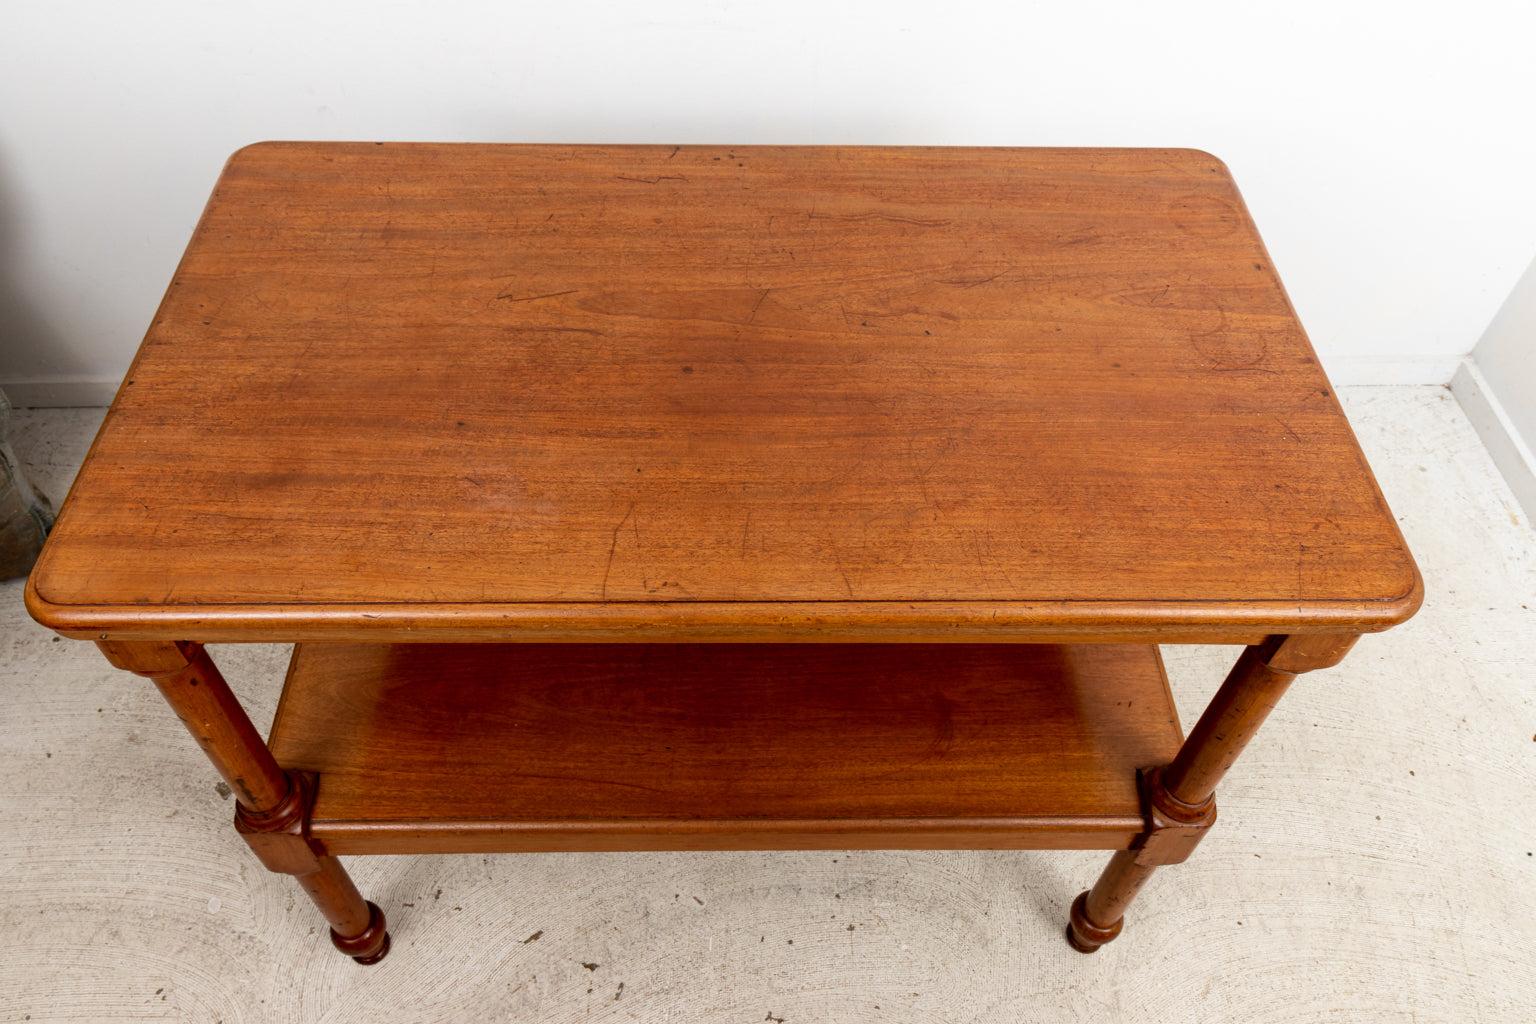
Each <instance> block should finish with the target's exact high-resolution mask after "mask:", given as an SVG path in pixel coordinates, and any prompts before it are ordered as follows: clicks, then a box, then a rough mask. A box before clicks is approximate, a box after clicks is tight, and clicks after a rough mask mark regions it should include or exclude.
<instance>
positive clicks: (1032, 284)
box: [28, 143, 1421, 642]
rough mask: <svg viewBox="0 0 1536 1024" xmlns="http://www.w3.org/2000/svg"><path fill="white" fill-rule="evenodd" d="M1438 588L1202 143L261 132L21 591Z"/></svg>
mask: <svg viewBox="0 0 1536 1024" xmlns="http://www.w3.org/2000/svg"><path fill="white" fill-rule="evenodd" d="M1420 594H1421V585H1420V582H1419V577H1418V572H1417V570H1416V568H1415V566H1414V563H1413V560H1412V558H1411V556H1410V555H1409V553H1408V551H1407V549H1406V547H1405V546H1404V543H1403V540H1402V537H1401V536H1400V534H1399V532H1398V529H1397V526H1396V523H1395V522H1394V520H1393V517H1392V515H1391V513H1390V512H1389V510H1388V509H1387V507H1386V505H1385V503H1384V502H1383V500H1382V497H1381V494H1380V493H1379V491H1378V489H1377V487H1376V484H1375V482H1374V480H1373V478H1372V476H1371V473H1370V470H1369V468H1368V467H1367V465H1366V463H1365V461H1364V459H1363V457H1362V455H1361V453H1360V450H1359V447H1358V446H1357V444H1356V442H1355V439H1354V437H1353V435H1352V433H1351V431H1350V428H1349V425H1348V423H1347V422H1346V420H1345V418H1344V416H1343V414H1342V413H1341V411H1340V408H1339V405H1338V402H1337V401H1336V399H1335V397H1334V394H1333V391H1332V389H1331V387H1330V386H1329V383H1328V381H1327V379H1326V377H1325V376H1324V374H1323V372H1322V371H1321V369H1320V368H1319V366H1318V363H1317V360H1316V357H1315V356H1314V354H1313V352H1312V348H1311V346H1310V344H1309V343H1308V341H1307V338H1306V336H1305V334H1304V333H1303V331H1302V328H1301V326H1300V324H1299V323H1298V322H1297V318H1296V315H1295V312H1294V311H1293V310H1292V308H1291V305H1290V302H1289V301H1288V300H1287V298H1286V295H1285V292H1284V291H1283V289H1282V287H1281V284H1280V280H1279V278H1278V277H1277V275H1276V273H1275V269H1274V267H1273V266H1272V265H1271V263H1270V260H1269V257H1268V255H1267V254H1266V252H1265V250H1264V247H1263V244H1262V242H1261V241H1260V240H1259V236H1258V233H1257V231H1256V230H1255V228H1254V225H1253V223H1252V221H1251V220H1250V218H1249V216H1248V213H1247V211H1246V209H1245V208H1244V205H1243V202H1242V200H1241V198H1240V197H1239V195H1238V192H1237V189H1236V187H1235V186H1234V184H1233V182H1232V179H1231V177H1230V176H1229V174H1228V173H1227V170H1226V169H1225V167H1223V165H1222V164H1221V163H1220V162H1219V161H1217V160H1216V159H1215V158H1213V157H1211V156H1210V155H1208V154H1205V153H1201V152H1197V151H1189V150H1086V149H1079V150H1068V149H878V148H797V147H786V148H777V147H773V148H768V147H745V148H734V149H731V148H724V147H693V146H685V147H674V146H634V147H630V146H610V147H573V146H523V145H395V144H387V145H384V144H367V143H363V144H330V143H326V144H319V143H267V144H261V145H257V146H253V147H249V148H246V149H243V150H241V151H239V152H238V153H237V154H235V156H234V157H233V158H232V159H231V160H230V162H229V165H228V166H227V167H226V169H225V171H224V173H223V176H222V177H221V178H220V179H219V182H218V185H217V187H216V189H215V191H214V194H213V197H212V199H211V200H210V202H209V205H208V208H207V211H206V212H205V213H204V215H203V218H202V220H201V222H200V223H199V225H198V228H197V231H196V233H195V235H194V237H193V239H192V241H191V243H190V245H189V247H188V250H187V254H186V256H185V258H184V259H183V261H182V263H181V266H180V267H179V269H178V270H177V271H176V275H175V278H174V280H173V281H172V282H171V285H170V289H169V291H168V292H167V295H166V298H165V300H164V302H163V303H162V305H161V307H160V309H159V311H158V313H157V314H156V315H155V318H154V322H153V324H152V325H151V327H150V329H149V332H148V335H147V336H146V338H145V340H144V343H143V345H142V347H141V349H140V351H139V354H138V357H137V359H136V361H135V363H134V364H133V367H132V369H131V370H130V371H129V374H128V377H127V379H126V380H125V382H124V384H123V387H122V389H121V391H120V392H119V394H118V397H117V400H116V402H115V403H114V405H113V408H112V411H111V413H110V414H109V415H108V417H107V420H106V422H105V424H104V426H103V427H102V431H101V434H100V436H99V437H98V438H97V441H96V444H95V446H94V448H93V449H92V451H91V454H90V457H89V458H88V459H87V460H86V463H85V465H84V467H83V469H82V470H81V473H80V476H79V478H78V480H77V482H76V484H75V487H74V490H73V492H72V493H71V495H70V498H69V500H68V502H67V507H66V508H65V509H64V511H63V514H62V516H61V517H60V520H59V524H58V526H57V529H56V531H55V533H54V535H53V537H52V538H51V539H50V541H49V543H48V546H47V550H46V551H45V553H44V555H43V557H42V560H41V561H40V563H39V565H38V568H37V570H36V571H35V572H34V574H33V576H32V579H31V581H30V584H29V588H28V602H29V607H30V608H31V609H32V611H33V614H34V615H36V616H37V617H38V618H39V619H40V620H41V621H42V622H43V623H45V624H46V625H49V626H51V627H53V628H55V629H58V630H60V631H61V632H65V633H67V634H70V635H77V636H90V637H99V636H102V635H110V636H114V637H122V638H131V637H175V638H178V639H209V640H213V639H327V638H330V639H340V638H344V637H352V638H362V639H401V638H406V639H412V638H419V639H444V638H450V639H452V638H457V639H472V638H488V637H506V638H517V637H530V638H543V639H578V638H581V639H649V638H655V639H663V638H667V639H676V638H699V639H710V638H733V639H768V638H772V639H785V638H794V637H803V638H808V639H809V638H837V639H855V640H857V639H873V640H878V639H1008V638H1018V639H1034V638H1040V639H1043V638H1073V637H1086V636H1090V635H1093V636H1098V637H1104V636H1117V635H1123V636H1125V637H1127V638H1130V637H1133V636H1144V637H1151V638H1167V639H1174V638H1189V639H1198V638H1214V639H1226V640H1231V641H1234V642H1236V641H1241V640H1243V639H1244V638H1247V637H1252V636H1259V635H1263V634H1265V633H1271V632H1306V631H1337V630H1355V631H1358V630H1375V629H1383V628H1386V627H1387V626H1390V625H1392V624H1394V623H1396V622H1399V621H1401V620H1403V619H1405V618H1407V617H1408V616H1409V615H1411V614H1412V613H1413V611H1414V610H1415V609H1416V608H1417V606H1418V603H1419V600H1420Z"/></svg>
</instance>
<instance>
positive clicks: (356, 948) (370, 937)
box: [331, 900, 389, 964]
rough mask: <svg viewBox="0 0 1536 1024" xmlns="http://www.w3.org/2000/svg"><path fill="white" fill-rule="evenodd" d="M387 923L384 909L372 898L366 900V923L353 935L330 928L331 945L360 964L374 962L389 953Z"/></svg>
mask: <svg viewBox="0 0 1536 1024" xmlns="http://www.w3.org/2000/svg"><path fill="white" fill-rule="evenodd" d="M387 929H388V923H387V922H386V921H385V920H384V911H382V910H380V909H379V905H378V904H377V903H375V902H373V901H372V900H369V901H368V925H367V927H366V928H364V929H363V930H362V931H361V932H359V933H358V934H356V935H353V936H350V937H349V936H345V935H342V934H340V933H339V932H337V931H336V929H334V928H332V929H331V945H333V946H335V947H336V948H337V949H339V950H341V952H343V953H345V954H346V955H347V956H350V957H351V958H352V959H353V960H356V961H357V962H358V963H360V964H376V963H378V962H379V961H380V960H383V959H384V957H385V956H386V955H388V953H389V932H388V930H387Z"/></svg>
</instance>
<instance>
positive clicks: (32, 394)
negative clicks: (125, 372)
mask: <svg viewBox="0 0 1536 1024" xmlns="http://www.w3.org/2000/svg"><path fill="white" fill-rule="evenodd" d="M121 383H122V378H121V377H42V378H37V377H34V378H26V379H21V380H0V391H4V392H5V397H6V398H9V399H10V400H11V404H12V405H13V406H15V407H16V408H18V409H66V408H90V409H94V408H105V407H106V406H109V405H111V404H112V396H114V395H116V394H117V386H118V385H119V384H121Z"/></svg>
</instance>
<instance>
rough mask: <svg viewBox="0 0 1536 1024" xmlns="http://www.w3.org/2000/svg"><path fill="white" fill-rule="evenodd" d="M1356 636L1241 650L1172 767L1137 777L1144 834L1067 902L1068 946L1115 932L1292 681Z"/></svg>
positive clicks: (1192, 836) (1176, 853)
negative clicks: (1086, 888)
mask: <svg viewBox="0 0 1536 1024" xmlns="http://www.w3.org/2000/svg"><path fill="white" fill-rule="evenodd" d="M1356 639H1357V637H1355V636H1340V635H1298V636H1274V637H1270V638H1269V639H1268V640H1266V641H1265V642H1264V643H1262V644H1255V645H1254V646H1252V647H1248V648H1246V649H1245V650H1244V651H1243V653H1242V656H1241V657H1239V658H1238V659H1237V664H1236V665H1234V666H1233V667H1232V671H1231V672H1230V673H1229V674H1228V675H1227V678H1226V681H1225V682H1223V683H1222V684H1221V689H1220V690H1218V691H1217V692H1216V696H1215V697H1214V698H1212V700H1211V703H1210V706H1209V707H1207V708H1206V709H1205V712H1204V714H1202V715H1201V716H1200V721H1199V722H1197V723H1195V727H1194V729H1192V730H1190V733H1189V736H1188V737H1187V738H1186V739H1185V740H1184V745H1183V746H1182V747H1180V748H1179V752H1178V754H1177V756H1175V757H1174V759H1173V762H1172V763H1171V764H1169V765H1167V766H1165V767H1153V768H1148V769H1144V770H1143V771H1142V772H1141V776H1140V784H1141V793H1142V802H1143V805H1144V810H1145V813H1146V815H1147V831H1146V832H1144V833H1143V834H1142V835H1141V836H1139V837H1138V838H1137V841H1136V844H1135V845H1134V846H1133V847H1132V848H1131V849H1129V850H1121V851H1119V852H1117V853H1116V854H1115V855H1114V856H1113V857H1111V858H1110V861H1109V864H1108V866H1106V867H1105V868H1104V873H1103V874H1101V875H1100V876H1099V880H1098V881H1097V882H1095V883H1094V886H1093V888H1092V889H1090V890H1088V891H1087V892H1085V893H1083V894H1081V895H1080V896H1078V897H1077V899H1076V900H1075V901H1074V902H1073V904H1072V912H1071V915H1070V920H1069V923H1068V925H1067V941H1069V942H1070V943H1071V944H1072V948H1073V949H1076V950H1078V951H1079V952H1081V953H1092V952H1094V951H1095V950H1097V949H1098V948H1099V947H1100V946H1102V945H1104V943H1106V942H1109V941H1111V940H1112V939H1114V938H1115V936H1117V935H1119V934H1120V929H1121V927H1122V926H1123V925H1124V918H1125V910H1126V908H1127V907H1128V906H1130V903H1131V900H1132V899H1134V898H1135V896H1136V893H1137V892H1139V891H1140V890H1141V887H1142V885H1143V884H1145V883H1146V881H1147V879H1148V878H1149V877H1151V875H1152V872H1153V870H1154V869H1156V868H1158V867H1160V866H1162V865H1164V864H1178V863H1181V862H1183V861H1184V860H1186V859H1187V858H1188V857H1189V855H1190V854H1191V853H1192V852H1194V849H1195V846H1196V845H1197V844H1198V843H1199V842H1200V839H1201V838H1202V837H1203V836H1204V835H1205V832H1206V830H1207V829H1208V828H1210V826H1211V825H1213V824H1214V823H1215V821H1216V784H1217V783H1218V782H1220V781H1221V777H1222V776H1223V775H1225V774H1226V772H1227V769H1228V768H1231V767H1232V764H1233V762H1234V761H1236V760H1237V757H1238V755H1239V754H1241V753H1242V752H1243V748H1244V747H1246V746H1247V745H1248V741H1249V740H1251V739H1253V737H1254V734H1255V733H1257V732H1258V731H1259V726H1260V725H1262V724H1263V723H1264V719H1265V717H1266V716H1267V715H1268V714H1269V713H1270V711H1272V710H1273V709H1274V707H1275V705H1276V704H1277V703H1278V702H1279V700H1280V697H1281V695H1282V694H1284V693H1285V691H1286V688H1287V687H1289V686H1290V685H1291V681H1292V680H1293V679H1295V678H1296V676H1297V675H1299V674H1301V673H1302V672H1310V671H1312V670H1314V669H1320V668H1328V667H1330V666H1332V665H1337V664H1338V663H1339V661H1340V660H1342V659H1343V657H1344V655H1345V654H1347V653H1349V649H1350V647H1351V646H1353V645H1354V642H1355V640H1356Z"/></svg>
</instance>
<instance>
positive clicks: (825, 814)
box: [271, 644, 1182, 854]
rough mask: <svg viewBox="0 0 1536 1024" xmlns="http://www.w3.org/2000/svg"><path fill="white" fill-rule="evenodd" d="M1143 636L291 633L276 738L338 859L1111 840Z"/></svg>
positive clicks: (1156, 683) (1157, 715)
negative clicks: (750, 639) (1136, 639)
mask: <svg viewBox="0 0 1536 1024" xmlns="http://www.w3.org/2000/svg"><path fill="white" fill-rule="evenodd" d="M1181 738H1182V736H1181V732H1180V728H1179V724H1178V719H1177V715H1176V713H1175V711H1174V708H1173V703H1172V700H1171V698H1170V696H1169V693H1168V685H1167V678H1166V676H1165V675H1164V672H1163V667H1162V661H1161V659H1160V658H1159V656H1158V653H1157V648H1156V647H1151V646H1140V645H1103V646H1098V645H1073V646H1049V645H1013V644H999V645H956V644H935V645H918V644H890V645H827V644H799V645H797V644H785V645H774V644H692V645H689V644H683V645H672V644H639V645H617V644H593V645H585V644H504V645H495V644H492V645H471V644H458V645H435V644H434V645H426V644H423V645H411V644H402V645H395V646H386V645H379V646H360V645H328V644H303V645H300V646H299V647H298V648H297V649H296V650H295V652H294V656H293V662H292V665H291V666H290V668H289V673H288V681H287V685H286V687H285V688H284V691H283V697H282V701H281V704H280V705H279V707H278V711H277V718H276V721H275V722H274V724H273V727H272V736H271V747H272V750H273V752H274V753H275V754H276V756H277V759H278V761H279V762H280V763H281V764H282V765H283V766H284V767H287V768H296V769H301V770H306V771H313V772H317V773H319V776H320V783H319V793H318V796H317V799H316V803H315V807H314V812H313V815H312V819H311V833H312V835H313V836H314V837H315V838H316V839H318V840H320V842H321V843H323V844H324V846H325V847H326V848H327V850H329V851H330V852H332V853H336V854H364V853H422V852H442V853H446V852H493V851H533V850H750V849H851V848H862V849H881V848H900V849H955V848H997V849H1122V848H1125V847H1126V846H1128V845H1129V844H1130V842H1131V840H1132V839H1133V838H1134V837H1135V836H1136V835H1137V834H1138V833H1140V832H1141V831H1142V830H1143V827H1144V826H1143V816H1142V809H1141V805H1140V797H1139V794H1138V792H1137V788H1136V769H1137V768H1140V767H1144V766H1148V765H1156V764H1164V763H1166V762H1168V761H1170V760H1172V758H1173V756H1174V754H1175V753H1176V752H1177V750H1178V746H1179V743H1180V741H1181Z"/></svg>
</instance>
